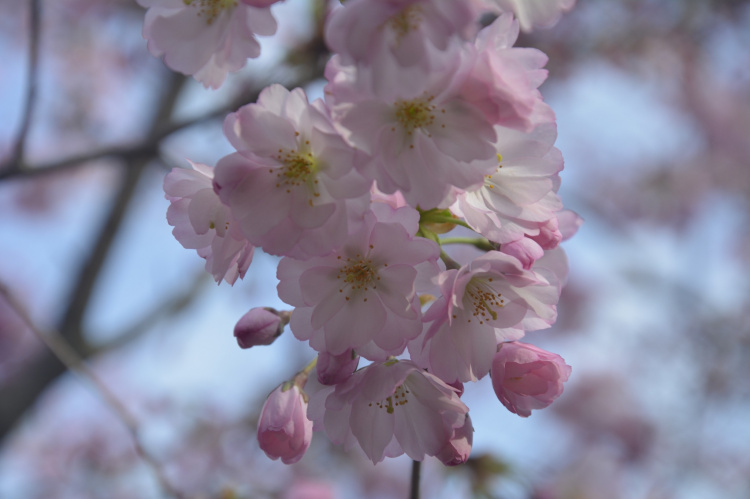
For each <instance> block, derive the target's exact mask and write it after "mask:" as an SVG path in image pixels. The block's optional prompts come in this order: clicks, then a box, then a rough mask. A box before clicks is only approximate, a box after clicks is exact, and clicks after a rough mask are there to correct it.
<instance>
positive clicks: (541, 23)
mask: <svg viewBox="0 0 750 499" xmlns="http://www.w3.org/2000/svg"><path fill="white" fill-rule="evenodd" d="M487 2H488V3H489V4H493V3H494V4H495V5H496V6H498V7H500V8H501V9H502V10H503V11H504V12H514V13H515V14H516V17H517V18H518V21H519V22H520V23H521V29H523V30H524V31H531V29H532V28H533V27H535V26H536V27H540V28H544V27H549V26H552V25H553V24H555V23H557V21H558V19H560V15H561V14H562V13H563V12H566V11H568V10H570V9H571V8H573V5H575V3H576V0H487Z"/></svg>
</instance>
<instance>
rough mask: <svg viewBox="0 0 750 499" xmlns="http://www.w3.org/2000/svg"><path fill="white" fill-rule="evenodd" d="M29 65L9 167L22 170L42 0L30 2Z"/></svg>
mask: <svg viewBox="0 0 750 499" xmlns="http://www.w3.org/2000/svg"><path fill="white" fill-rule="evenodd" d="M29 17H30V25H29V67H28V72H27V80H28V85H27V89H28V91H27V92H26V100H25V101H24V106H23V113H22V115H21V127H20V128H19V130H18V138H17V139H16V143H15V146H14V147H13V151H12V153H11V160H10V163H9V166H8V167H7V169H8V170H9V171H10V170H14V171H16V172H20V171H22V170H23V169H24V166H23V165H24V161H23V157H24V153H25V149H26V138H27V137H28V135H29V129H30V128H31V116H32V115H33V114H34V104H35V103H36V90H37V82H38V79H39V77H38V74H39V37H40V34H41V24H42V23H41V20H42V6H41V0H31V1H30V2H29Z"/></svg>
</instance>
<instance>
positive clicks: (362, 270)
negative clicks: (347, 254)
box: [336, 246, 387, 301]
mask: <svg viewBox="0 0 750 499" xmlns="http://www.w3.org/2000/svg"><path fill="white" fill-rule="evenodd" d="M370 249H372V246H370ZM338 258H339V259H341V257H340V256H339V257H338ZM386 266H387V264H386ZM336 279H339V280H342V281H343V283H344V284H343V286H342V287H341V288H340V289H339V293H343V292H344V288H345V287H348V288H349V289H350V290H351V293H350V294H349V296H347V297H346V300H347V301H348V300H349V299H350V298H351V297H352V295H353V294H355V293H359V292H363V291H370V289H378V281H379V280H380V276H379V275H378V269H377V267H376V266H375V265H374V264H373V263H372V260H370V259H369V258H364V257H362V255H360V254H357V256H356V257H355V258H347V259H346V265H344V266H343V267H341V268H340V269H339V271H338V274H337V275H336ZM364 301H367V297H365V298H364Z"/></svg>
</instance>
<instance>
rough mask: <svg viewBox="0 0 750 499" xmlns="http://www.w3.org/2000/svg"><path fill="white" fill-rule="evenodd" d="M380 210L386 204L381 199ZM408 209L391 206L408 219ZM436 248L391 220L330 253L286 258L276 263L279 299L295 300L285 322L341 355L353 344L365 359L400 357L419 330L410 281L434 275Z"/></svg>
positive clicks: (374, 223) (371, 225)
mask: <svg viewBox="0 0 750 499" xmlns="http://www.w3.org/2000/svg"><path fill="white" fill-rule="evenodd" d="M381 206H382V207H383V208H386V209H388V210H390V208H389V207H388V206H386V205H383V204H381ZM411 213H413V210H412V209H411V208H402V209H400V210H395V212H394V214H393V215H392V216H394V217H397V216H399V215H401V214H403V216H405V217H406V221H405V223H406V224H407V225H408V224H409V223H410V222H409V219H408V217H410V214H411ZM438 255H439V249H438V246H437V245H436V244H435V243H434V242H432V241H428V240H426V239H423V238H414V237H413V236H412V235H411V234H410V233H409V232H408V231H407V230H406V228H405V227H404V225H403V224H401V223H397V222H391V223H385V222H381V221H379V220H378V219H377V218H376V216H375V214H374V213H369V214H368V215H367V216H366V218H365V226H364V227H363V228H362V229H361V230H360V231H358V232H357V233H355V234H353V235H352V236H351V237H349V239H348V240H347V241H346V243H345V244H344V245H343V246H342V247H341V248H339V249H337V250H334V251H333V252H331V253H330V254H329V255H326V256H322V257H315V258H311V259H309V260H305V261H303V260H296V259H293V258H289V257H285V258H283V259H282V260H281V262H280V263H279V267H278V272H277V277H278V278H279V281H280V282H279V285H278V292H279V297H280V298H281V299H282V300H284V301H285V302H286V303H288V304H290V305H293V306H295V307H296V308H295V309H294V312H292V319H291V322H290V326H291V328H292V332H293V333H294V335H295V336H296V337H297V338H298V339H300V340H303V341H309V342H310V346H312V347H313V348H314V349H315V350H317V351H318V352H328V353H330V354H332V355H340V354H342V353H344V352H346V351H347V350H349V349H355V350H356V351H357V353H358V354H359V355H361V356H362V357H365V358H367V359H370V360H385V359H386V358H387V357H388V356H389V355H398V354H400V353H401V352H403V351H404V349H405V348H406V343H407V342H408V341H409V340H410V339H412V338H414V337H416V336H417V335H418V334H419V333H420V331H421V329H422V326H421V306H420V302H419V297H418V296H417V294H416V288H415V282H416V281H417V276H418V274H419V273H427V274H428V275H429V276H430V277H431V276H433V275H436V274H437V272H438V267H437V264H436V261H437V258H438Z"/></svg>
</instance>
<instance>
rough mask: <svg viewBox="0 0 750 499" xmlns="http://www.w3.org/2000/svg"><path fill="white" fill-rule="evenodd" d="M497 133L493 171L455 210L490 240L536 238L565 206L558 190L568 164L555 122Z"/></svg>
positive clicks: (461, 195) (459, 199) (461, 198)
mask: <svg viewBox="0 0 750 499" xmlns="http://www.w3.org/2000/svg"><path fill="white" fill-rule="evenodd" d="M496 132H497V141H496V143H495V148H496V150H497V155H498V163H497V166H496V168H495V170H494V172H493V173H492V174H490V175H488V176H487V177H485V179H484V183H483V184H482V185H481V186H480V187H479V188H478V189H475V190H471V191H464V192H460V193H459V194H458V196H457V200H456V202H455V203H454V204H453V205H452V206H451V210H452V211H453V212H454V213H455V214H456V215H458V216H461V217H463V218H464V219H465V220H466V222H467V223H468V224H469V225H470V226H471V227H472V228H473V229H474V230H476V231H477V232H479V233H480V234H482V235H483V236H485V237H486V238H488V239H490V240H491V241H495V242H498V243H502V244H504V243H510V242H513V241H517V240H519V239H521V238H523V237H524V236H529V237H532V238H534V237H536V236H539V235H540V234H541V232H542V230H543V229H544V228H545V227H547V226H548V225H549V224H556V223H557V221H556V213H557V212H558V211H559V210H561V209H562V202H561V201H560V198H559V197H558V196H557V193H556V191H557V189H558V187H559V184H560V177H559V172H560V171H561V170H562V168H563V159H562V155H561V154H560V151H559V150H558V149H557V148H555V147H553V144H554V142H555V139H556V137H557V129H556V126H555V124H554V123H553V122H546V123H541V124H539V125H537V126H536V127H535V128H534V129H533V130H532V131H531V132H528V133H526V132H521V131H518V130H513V129H510V128H505V127H496ZM542 247H543V248H544V247H545V246H542Z"/></svg>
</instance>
